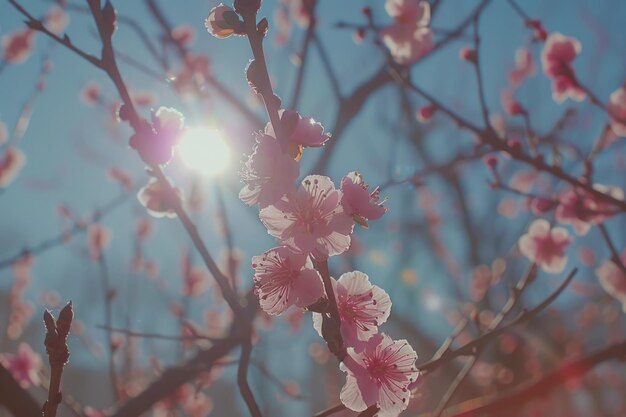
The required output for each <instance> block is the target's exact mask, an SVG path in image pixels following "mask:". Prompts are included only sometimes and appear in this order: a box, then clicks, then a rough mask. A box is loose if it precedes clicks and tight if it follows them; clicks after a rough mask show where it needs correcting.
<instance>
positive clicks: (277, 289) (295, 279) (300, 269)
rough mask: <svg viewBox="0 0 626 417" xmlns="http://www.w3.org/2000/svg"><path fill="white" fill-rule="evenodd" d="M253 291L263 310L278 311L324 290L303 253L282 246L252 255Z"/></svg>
mask: <svg viewBox="0 0 626 417" xmlns="http://www.w3.org/2000/svg"><path fill="white" fill-rule="evenodd" d="M252 268H253V269H254V271H255V273H254V291H255V293H256V295H257V296H258V297H259V303H260V304H261V308H262V309H263V311H265V312H266V313H267V314H272V315H279V314H282V313H283V312H284V311H285V310H286V309H287V308H289V307H290V306H292V305H295V306H297V307H306V306H308V305H311V304H313V303H314V302H316V301H317V300H318V299H319V298H320V297H321V296H322V295H323V294H324V286H323V284H322V278H321V277H320V275H319V273H318V272H317V271H316V270H315V269H314V268H313V263H312V262H311V260H310V259H309V257H308V256H307V255H304V254H296V253H293V252H292V251H291V250H289V249H288V248H286V247H284V246H282V247H278V248H273V249H270V250H268V251H267V252H265V253H264V254H263V255H259V256H254V257H253V258H252Z"/></svg>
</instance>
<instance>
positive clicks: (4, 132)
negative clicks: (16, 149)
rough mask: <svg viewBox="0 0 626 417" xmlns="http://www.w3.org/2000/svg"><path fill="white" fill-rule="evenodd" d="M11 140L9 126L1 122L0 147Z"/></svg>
mask: <svg viewBox="0 0 626 417" xmlns="http://www.w3.org/2000/svg"><path fill="white" fill-rule="evenodd" d="M8 138H9V131H8V129H7V125H6V124H4V123H3V122H2V120H0V145H2V144H4V143H6V141H7V139H8Z"/></svg>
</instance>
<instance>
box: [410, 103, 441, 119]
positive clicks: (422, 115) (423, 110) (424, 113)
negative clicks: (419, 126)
mask: <svg viewBox="0 0 626 417" xmlns="http://www.w3.org/2000/svg"><path fill="white" fill-rule="evenodd" d="M435 110H437V107H436V106H435V105H433V104H430V105H428V106H422V107H420V108H419V109H417V113H416V114H415V117H416V118H417V120H418V121H419V122H420V123H428V122H430V119H432V117H433V115H434V114H435Z"/></svg>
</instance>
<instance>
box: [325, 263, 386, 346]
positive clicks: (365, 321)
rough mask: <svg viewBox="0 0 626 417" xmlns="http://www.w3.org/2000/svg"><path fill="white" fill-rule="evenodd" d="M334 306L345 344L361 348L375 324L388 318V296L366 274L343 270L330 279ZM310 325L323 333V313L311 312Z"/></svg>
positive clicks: (373, 329) (376, 330)
mask: <svg viewBox="0 0 626 417" xmlns="http://www.w3.org/2000/svg"><path fill="white" fill-rule="evenodd" d="M333 288H334V290H335V298H336V299H337V308H338V309H339V317H340V318H341V327H340V331H341V337H342V338H343V342H344V344H345V345H346V346H349V347H353V348H354V350H355V351H357V352H360V351H362V350H363V348H364V347H365V342H367V341H368V340H369V339H370V338H371V337H372V336H374V335H375V334H376V333H378V326H380V325H381V324H383V323H384V322H386V321H387V318H388V317H389V313H390V312H391V299H390V298H389V295H387V293H386V292H385V290H383V289H382V288H380V287H378V286H377V285H372V284H370V281H369V278H368V276H367V275H366V274H364V273H363V272H359V271H353V272H346V273H345V274H343V275H341V277H339V280H337V281H335V280H334V279H333ZM313 327H314V328H315V330H317V333H319V335H320V336H322V315H321V314H320V313H313Z"/></svg>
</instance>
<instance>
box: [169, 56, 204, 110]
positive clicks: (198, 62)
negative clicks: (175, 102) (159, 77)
mask: <svg viewBox="0 0 626 417" xmlns="http://www.w3.org/2000/svg"><path fill="white" fill-rule="evenodd" d="M210 67H211V65H210V63H209V59H208V58H207V57H205V56H201V55H194V54H192V53H191V52H189V53H187V55H185V59H184V67H183V68H182V70H180V72H178V73H177V74H175V75H174V76H173V77H172V86H173V87H174V89H175V90H176V92H177V93H178V94H179V95H180V96H181V97H182V98H183V99H185V100H187V99H189V98H192V97H193V96H194V95H196V94H198V93H200V92H201V89H202V87H203V86H204V85H205V84H206V82H207V80H208V79H209V78H210V77H211V71H210V69H211V68H210Z"/></svg>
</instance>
